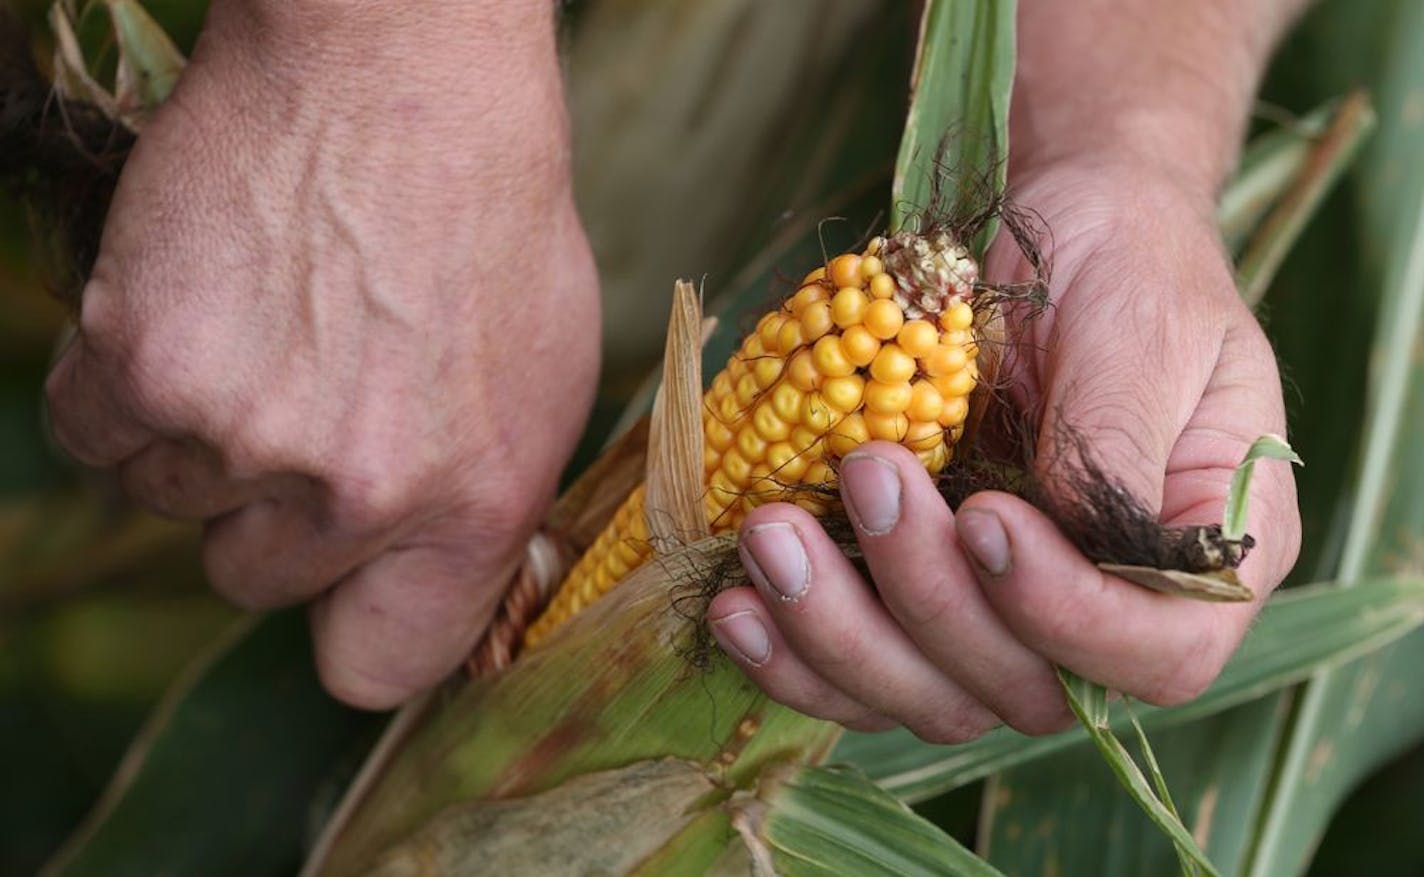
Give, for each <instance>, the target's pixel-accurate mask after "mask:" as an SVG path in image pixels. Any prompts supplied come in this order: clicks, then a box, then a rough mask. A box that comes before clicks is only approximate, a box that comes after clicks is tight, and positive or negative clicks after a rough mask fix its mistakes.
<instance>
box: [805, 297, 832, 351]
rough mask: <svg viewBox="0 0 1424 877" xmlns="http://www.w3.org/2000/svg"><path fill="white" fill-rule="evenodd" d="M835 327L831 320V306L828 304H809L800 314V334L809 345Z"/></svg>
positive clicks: (820, 302)
mask: <svg viewBox="0 0 1424 877" xmlns="http://www.w3.org/2000/svg"><path fill="white" fill-rule="evenodd" d="M834 327H835V323H834V322H833V321H832V320H831V305H830V303H829V302H825V301H818V302H815V303H814V304H809V305H807V306H806V309H805V310H804V311H802V312H801V334H802V336H803V337H804V338H805V339H806V343H807V344H810V343H812V342H814V341H815V340H816V339H818V338H820V337H821V336H823V335H825V334H826V333H827V332H829V331H831V329H832V328H834Z"/></svg>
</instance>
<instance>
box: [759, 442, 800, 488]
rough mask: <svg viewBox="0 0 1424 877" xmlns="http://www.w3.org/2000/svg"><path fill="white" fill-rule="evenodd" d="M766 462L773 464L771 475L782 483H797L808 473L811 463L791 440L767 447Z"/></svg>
mask: <svg viewBox="0 0 1424 877" xmlns="http://www.w3.org/2000/svg"><path fill="white" fill-rule="evenodd" d="M766 462H767V464H768V465H769V466H771V477H772V478H774V479H775V480H776V481H778V482H780V483H782V484H795V483H797V482H799V481H800V480H801V476H802V475H805V474H806V467H807V466H809V465H810V464H811V461H810V460H807V459H806V457H804V456H803V455H801V454H798V453H797V452H796V449H795V448H793V447H792V446H791V443H790V442H777V443H775V444H773V445H772V446H771V447H769V448H767V449H766Z"/></svg>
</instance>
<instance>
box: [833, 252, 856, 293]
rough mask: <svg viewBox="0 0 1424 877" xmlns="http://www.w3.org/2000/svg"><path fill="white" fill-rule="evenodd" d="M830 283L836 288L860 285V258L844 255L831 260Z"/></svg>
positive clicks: (850, 254)
mask: <svg viewBox="0 0 1424 877" xmlns="http://www.w3.org/2000/svg"><path fill="white" fill-rule="evenodd" d="M830 268H831V271H830V275H831V282H832V283H834V284H835V285H836V286H837V287H841V286H859V285H860V257H859V256H857V255H856V254H855V253H845V254H843V255H840V256H837V257H835V258H834V259H832V260H831V266H830Z"/></svg>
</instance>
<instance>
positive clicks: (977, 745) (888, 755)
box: [832, 577, 1424, 801]
mask: <svg viewBox="0 0 1424 877" xmlns="http://www.w3.org/2000/svg"><path fill="white" fill-rule="evenodd" d="M1421 624H1424V578H1419V577H1413V578H1400V579H1376V580H1372V581H1368V582H1362V583H1361V584H1360V586H1359V587H1354V588H1341V587H1338V586H1336V585H1334V584H1320V585H1314V586H1311V587H1305V588H1294V589H1291V590H1289V591H1284V592H1281V593H1279V594H1277V595H1276V596H1275V597H1273V598H1272V599H1271V601H1270V602H1269V603H1267V604H1266V607H1265V608H1264V609H1263V610H1262V611H1261V615H1260V617H1259V618H1257V620H1256V623H1255V625H1254V626H1253V627H1252V629H1251V632H1250V633H1249V634H1248V635H1247V636H1246V640H1245V642H1243V643H1242V645H1241V648H1240V649H1239V650H1238V651H1237V653H1236V655H1235V656H1233V657H1232V659H1231V661H1230V663H1228V664H1227V666H1226V669H1225V670H1223V671H1222V674H1221V676H1220V677H1218V678H1217V680H1216V682H1215V683H1214V684H1213V685H1212V686H1211V687H1210V688H1209V689H1208V690H1207V691H1206V693H1204V694H1203V695H1202V696H1201V697H1200V698H1198V699H1197V700H1196V701H1194V702H1192V703H1190V704H1186V705H1184V706H1180V707H1172V708H1170V709H1160V708H1155V707H1141V708H1140V718H1141V720H1142V723H1143V725H1144V726H1145V727H1147V728H1149V729H1154V728H1163V727H1169V726H1175V725H1180V724H1182V723H1185V722H1189V721H1193V720H1196V719H1200V718H1203V717H1206V716H1211V715H1215V714H1217V713H1220V712H1222V711H1223V710H1226V709H1228V708H1230V707H1234V706H1239V705H1240V704H1243V703H1247V702H1249V701H1252V700H1255V699H1256V698H1259V697H1262V696H1264V695H1266V694H1269V693H1271V692H1273V691H1279V690H1280V689H1282V688H1285V687H1287V686H1289V685H1293V684H1295V683H1296V682H1299V681H1301V680H1302V679H1305V678H1308V677H1309V676H1310V674H1311V673H1313V672H1315V671H1317V670H1318V669H1320V668H1321V667H1331V666H1339V665H1341V664H1344V663H1346V662H1348V661H1351V660H1353V659H1356V658H1359V657H1360V656H1362V655H1367V654H1370V653H1371V652H1374V651H1377V650H1378V649H1381V648H1383V647H1384V646H1386V645H1388V644H1389V643H1391V642H1394V641H1395V640H1397V639H1399V638H1400V637H1402V636H1404V635H1405V634H1408V633H1409V632H1411V631H1413V630H1415V629H1416V628H1417V627H1419V626H1420V625H1421ZM1114 727H1117V728H1119V729H1122V728H1123V727H1124V726H1123V725H1121V724H1119V723H1115V724H1114ZM1086 739H1087V736H1086V734H1085V733H1084V732H1083V730H1082V729H1081V728H1074V729H1072V730H1070V731H1066V732H1064V733H1062V734H1056V735H1053V736H1048V737H1025V736H1023V735H1021V734H1017V733H1015V732H1013V731H1010V730H1008V729H1004V728H1001V729H998V730H995V731H992V732H990V733H988V734H986V735H984V736H983V737H981V738H979V739H978V740H976V741H974V742H972V743H966V744H964V745H962V746H934V745H931V744H928V743H923V742H920V741H918V740H916V739H915V738H914V736H913V735H911V734H910V733H909V732H907V731H903V730H898V731H888V732H885V733H882V734H858V733H847V734H846V735H845V736H844V737H843V738H842V739H841V741H840V743H839V744H838V745H837V747H836V750H835V752H834V753H833V755H832V759H833V760H835V761H845V762H848V763H850V764H854V765H856V766H858V767H860V768H861V769H862V770H864V771H865V772H866V773H867V774H868V775H869V776H870V777H871V778H872V779H874V780H875V781H876V782H878V783H880V784H881V785H883V786H885V787H886V788H887V789H889V790H891V791H893V792H894V793H895V794H897V795H899V796H900V797H902V798H904V799H906V800H909V801H922V800H925V799H927V798H930V797H933V796H935V795H938V794H941V793H943V792H945V791H948V790H950V789H954V788H958V787H960V786H963V785H965V784H967V783H971V782H974V781H975V780H980V779H983V778H984V777H986V776H988V775H990V774H992V773H994V772H996V771H1001V770H1005V769H1007V768H1009V767H1012V766H1013V765H1016V764H1022V763H1024V762H1027V761H1035V760H1039V759H1042V758H1043V757H1044V756H1047V755H1049V754H1051V753H1054V752H1058V751H1061V750H1063V749H1065V748H1068V747H1070V746H1074V745H1078V744H1081V743H1082V742H1084V741H1085V740H1086Z"/></svg>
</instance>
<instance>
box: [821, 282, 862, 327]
mask: <svg viewBox="0 0 1424 877" xmlns="http://www.w3.org/2000/svg"><path fill="white" fill-rule="evenodd" d="M869 306H870V298H869V297H868V296H867V295H866V294H865V293H864V292H862V291H860V290H859V289H856V288H855V287H854V286H847V287H845V288H843V289H841V290H839V291H838V292H837V293H836V296H835V298H833V299H831V319H832V320H833V321H834V322H835V324H836V325H837V326H839V327H841V328H842V329H848V328H850V327H851V326H855V325H858V324H859V323H860V321H861V320H862V319H864V318H865V309H866V308H868V307H869Z"/></svg>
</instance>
